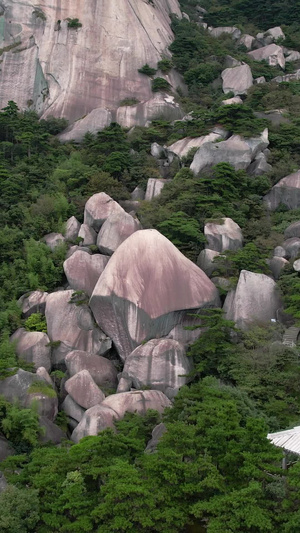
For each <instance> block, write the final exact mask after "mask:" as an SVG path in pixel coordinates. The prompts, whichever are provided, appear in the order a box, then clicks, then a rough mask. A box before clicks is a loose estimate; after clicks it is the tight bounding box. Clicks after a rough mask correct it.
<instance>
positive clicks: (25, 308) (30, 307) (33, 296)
mask: <svg viewBox="0 0 300 533" xmlns="http://www.w3.org/2000/svg"><path fill="white" fill-rule="evenodd" d="M47 296H48V293H47V292H43V291H33V292H31V293H30V294H24V295H23V296H21V298H19V300H18V304H19V305H20V306H21V308H22V314H23V316H24V318H28V317H29V316H30V315H32V313H41V314H42V315H43V314H44V313H45V307H46V300H47Z"/></svg>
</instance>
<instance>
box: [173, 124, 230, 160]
mask: <svg viewBox="0 0 300 533" xmlns="http://www.w3.org/2000/svg"><path fill="white" fill-rule="evenodd" d="M225 137H226V132H225V130H221V129H220V130H219V131H218V132H212V133H209V134H208V135H202V136H201V137H185V138H184V139H180V140H179V141H176V142H175V143H173V144H171V145H170V146H168V147H166V149H167V150H168V153H170V152H172V153H174V154H176V155H177V156H178V157H180V158H182V157H184V156H186V155H187V154H188V153H189V151H190V150H191V149H192V148H200V146H202V145H203V144H205V143H208V142H215V141H218V140H220V139H224V138H225Z"/></svg>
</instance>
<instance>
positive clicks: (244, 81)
mask: <svg viewBox="0 0 300 533" xmlns="http://www.w3.org/2000/svg"><path fill="white" fill-rule="evenodd" d="M221 77H222V80H223V92H224V93H225V94H227V93H233V94H234V96H238V95H240V94H246V93H247V91H248V89H250V87H252V85H253V77H252V72H251V68H250V67H249V65H241V66H238V67H233V68H226V69H225V70H223V72H222V74H221Z"/></svg>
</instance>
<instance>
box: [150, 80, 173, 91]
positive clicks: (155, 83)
mask: <svg viewBox="0 0 300 533" xmlns="http://www.w3.org/2000/svg"><path fill="white" fill-rule="evenodd" d="M151 88H152V91H153V92H154V93H157V92H159V91H169V90H170V89H171V85H170V84H169V82H168V81H167V80H165V79H164V78H155V79H154V80H152V85H151Z"/></svg>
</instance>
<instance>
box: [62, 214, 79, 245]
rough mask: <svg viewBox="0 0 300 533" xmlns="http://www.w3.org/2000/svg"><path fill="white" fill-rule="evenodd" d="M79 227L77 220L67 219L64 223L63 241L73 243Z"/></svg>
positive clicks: (73, 218)
mask: <svg viewBox="0 0 300 533" xmlns="http://www.w3.org/2000/svg"><path fill="white" fill-rule="evenodd" d="M80 226H81V224H80V222H78V220H77V218H75V217H70V218H68V220H67V222H66V230H65V239H66V240H67V241H74V240H75V239H76V237H78V233H79V230H80Z"/></svg>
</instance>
